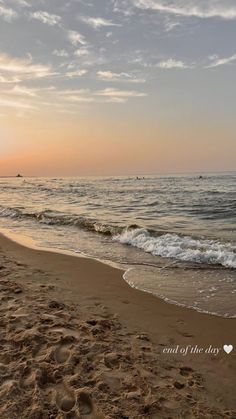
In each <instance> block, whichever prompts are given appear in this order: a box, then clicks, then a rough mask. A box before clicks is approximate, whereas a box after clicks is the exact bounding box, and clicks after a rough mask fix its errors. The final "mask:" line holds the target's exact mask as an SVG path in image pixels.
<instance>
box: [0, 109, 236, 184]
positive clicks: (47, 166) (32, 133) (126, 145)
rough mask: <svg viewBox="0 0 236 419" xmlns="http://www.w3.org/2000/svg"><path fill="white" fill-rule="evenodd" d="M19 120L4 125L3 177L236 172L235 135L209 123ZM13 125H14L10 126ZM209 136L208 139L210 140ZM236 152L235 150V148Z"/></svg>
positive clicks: (0, 159)
mask: <svg viewBox="0 0 236 419" xmlns="http://www.w3.org/2000/svg"><path fill="white" fill-rule="evenodd" d="M96 119H97V118H96V117H93V118H92V119H91V117H90V116H89V117H87V118H86V117H84V118H81V120H80V121H78V120H76V119H73V118H70V120H68V119H65V118H61V119H53V118H52V119H49V120H48V121H43V120H41V121H39V120H37V119H36V120H35V119H34V120H33V119H28V118H27V119H26V118H15V120H14V123H11V124H9V123H8V121H7V120H5V121H3V119H2V120H1V122H4V124H3V123H2V124H1V125H0V133H1V138H2V141H1V142H2V146H1V148H0V151H1V153H0V168H1V169H0V175H1V176H4V175H7V176H8V175H15V174H17V173H22V174H23V175H25V176H42V177H43V176H87V175H92V176H94V175H122V174H124V175H125V174H135V173H146V174H148V173H150V174H152V173H161V172H163V173H167V172H191V171H221V170H222V171H223V170H227V169H228V170H233V169H234V162H235V158H234V155H236V146H235V142H234V139H233V138H231V137H230V136H228V137H227V138H226V137H225V141H226V142H228V148H227V147H225V148H222V136H223V135H224V136H225V132H224V131H223V129H222V131H220V130H219V129H212V128H209V127H207V126H205V127H202V128H201V129H198V130H197V131H196V130H195V132H194V131H193V129H192V127H191V126H185V127H184V128H183V127H181V126H178V127H177V126H172V127H168V126H165V125H164V124H163V125H159V124H155V123H154V122H152V124H150V123H148V121H139V120H137V121H136V120H133V121H131V120H129V121H128V120H123V124H119V122H117V121H114V120H113V121H110V122H109V121H106V120H104V119H102V118H100V119H99V121H98V120H96ZM9 126H10V128H9ZM205 138H207V139H208V141H207V142H205ZM233 149H234V150H235V154H234V155H233V154H232V150H233Z"/></svg>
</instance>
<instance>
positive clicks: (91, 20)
mask: <svg viewBox="0 0 236 419" xmlns="http://www.w3.org/2000/svg"><path fill="white" fill-rule="evenodd" d="M81 20H82V21H83V22H85V23H87V24H88V25H90V26H92V28H94V29H99V28H102V27H109V26H121V25H120V24H119V23H114V22H112V21H111V20H108V19H104V18H102V17H82V18H81Z"/></svg>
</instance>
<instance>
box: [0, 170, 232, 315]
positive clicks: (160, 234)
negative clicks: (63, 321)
mask: <svg viewBox="0 0 236 419" xmlns="http://www.w3.org/2000/svg"><path fill="white" fill-rule="evenodd" d="M0 231H1V232H3V233H4V234H6V235H9V236H10V237H14V239H15V240H17V241H20V242H22V241H25V242H29V241H30V242H31V243H32V244H33V245H34V246H36V247H37V248H47V249H51V250H55V251H57V250H58V251H59V250H60V251H62V252H70V253H73V254H74V255H76V256H78V257H80V256H88V257H91V258H94V259H98V260H101V261H102V262H104V263H108V264H110V265H112V266H117V267H119V268H121V269H123V278H124V280H125V281H127V283H128V284H129V285H130V286H132V287H134V288H138V289H140V290H142V291H144V292H149V293H152V294H154V295H155V296H156V297H159V298H162V299H164V300H165V301H167V302H169V303H172V304H178V305H181V306H185V307H189V308H192V309H195V310H198V311H201V312H207V313H210V314H213V315H218V316H224V317H236V305H235V298H236V172H230V173H202V174H201V175H199V174H168V175H153V176H117V177H77V178H76V177H73V178H69V177H65V178H59V177H58V178H56V177H55V178H39V177H37V178H36V177H35V178H32V177H31V178H25V177H19V178H15V177H11V178H10V177H9V178H0ZM95 280H96V279H95Z"/></svg>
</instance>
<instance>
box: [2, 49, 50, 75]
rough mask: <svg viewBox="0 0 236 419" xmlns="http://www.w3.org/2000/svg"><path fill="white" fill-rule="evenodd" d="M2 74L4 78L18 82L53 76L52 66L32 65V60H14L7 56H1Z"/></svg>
mask: <svg viewBox="0 0 236 419" xmlns="http://www.w3.org/2000/svg"><path fill="white" fill-rule="evenodd" d="M0 72H1V76H2V77H7V78H8V77H9V76H10V78H13V79H15V80H17V81H21V80H25V79H40V78H43V77H48V76H51V75H53V74H55V73H53V72H52V69H51V67H50V66H47V65H43V64H32V61H31V59H29V58H28V59H19V58H12V57H9V56H8V55H6V54H0Z"/></svg>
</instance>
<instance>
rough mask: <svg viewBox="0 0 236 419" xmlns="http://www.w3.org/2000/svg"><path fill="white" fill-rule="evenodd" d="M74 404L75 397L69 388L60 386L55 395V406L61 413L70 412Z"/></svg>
mask: <svg viewBox="0 0 236 419" xmlns="http://www.w3.org/2000/svg"><path fill="white" fill-rule="evenodd" d="M75 403H76V397H75V394H74V392H73V390H71V389H70V388H68V387H66V386H65V385H62V386H61V387H59V388H58V390H57V393H56V405H57V407H58V408H59V409H60V410H62V411H63V412H66V413H67V412H70V411H71V410H72V409H73V408H74V406H75Z"/></svg>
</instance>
